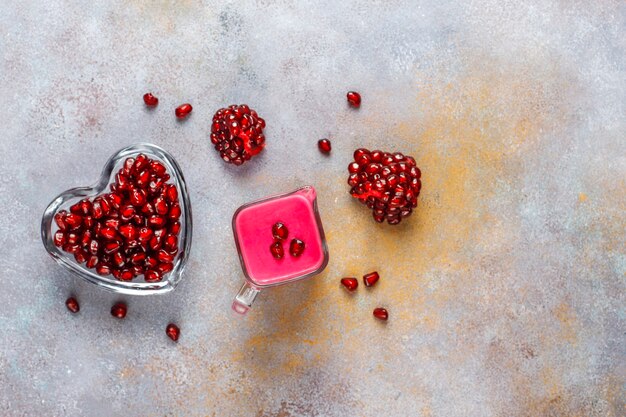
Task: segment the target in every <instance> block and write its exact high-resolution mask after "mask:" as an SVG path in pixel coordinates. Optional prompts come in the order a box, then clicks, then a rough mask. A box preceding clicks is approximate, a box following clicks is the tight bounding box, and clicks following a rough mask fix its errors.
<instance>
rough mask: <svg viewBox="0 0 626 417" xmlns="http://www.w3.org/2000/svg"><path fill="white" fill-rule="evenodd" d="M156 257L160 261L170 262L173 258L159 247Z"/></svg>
mask: <svg viewBox="0 0 626 417" xmlns="http://www.w3.org/2000/svg"><path fill="white" fill-rule="evenodd" d="M157 259H158V260H159V261H160V262H172V261H173V260H174V255H170V254H169V253H167V252H166V251H165V250H163V249H161V250H160V251H158V252H157Z"/></svg>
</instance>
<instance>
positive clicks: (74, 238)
mask: <svg viewBox="0 0 626 417" xmlns="http://www.w3.org/2000/svg"><path fill="white" fill-rule="evenodd" d="M66 238H67V243H68V244H70V245H76V244H77V243H78V240H79V238H78V235H77V234H76V233H73V232H70V233H68V234H67V235H66Z"/></svg>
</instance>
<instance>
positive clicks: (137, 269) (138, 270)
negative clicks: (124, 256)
mask: <svg viewBox="0 0 626 417" xmlns="http://www.w3.org/2000/svg"><path fill="white" fill-rule="evenodd" d="M130 270H131V271H133V275H134V276H136V277H138V276H139V275H143V273H144V271H145V268H144V267H143V265H133V266H132V267H131V268H130Z"/></svg>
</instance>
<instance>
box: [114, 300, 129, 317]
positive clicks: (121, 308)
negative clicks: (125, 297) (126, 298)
mask: <svg viewBox="0 0 626 417" xmlns="http://www.w3.org/2000/svg"><path fill="white" fill-rule="evenodd" d="M127 310H128V307H126V304H124V303H116V304H114V305H113V307H111V315H112V316H113V317H116V318H118V319H123V318H124V317H126V312H127Z"/></svg>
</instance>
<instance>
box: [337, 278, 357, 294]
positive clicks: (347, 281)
mask: <svg viewBox="0 0 626 417" xmlns="http://www.w3.org/2000/svg"><path fill="white" fill-rule="evenodd" d="M341 285H343V286H344V287H345V288H346V289H347V290H348V291H350V292H352V291H356V289H357V287H358V286H359V281H358V280H357V279H356V278H341Z"/></svg>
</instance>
